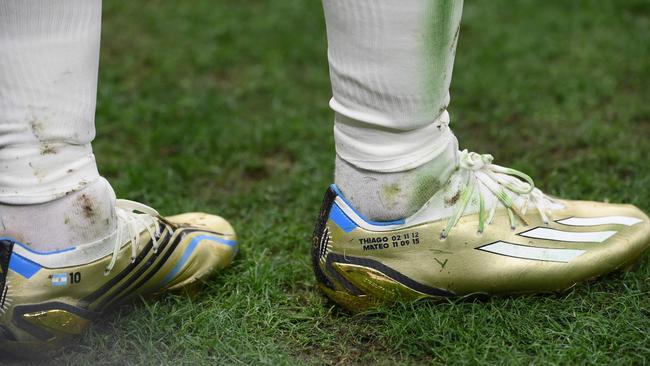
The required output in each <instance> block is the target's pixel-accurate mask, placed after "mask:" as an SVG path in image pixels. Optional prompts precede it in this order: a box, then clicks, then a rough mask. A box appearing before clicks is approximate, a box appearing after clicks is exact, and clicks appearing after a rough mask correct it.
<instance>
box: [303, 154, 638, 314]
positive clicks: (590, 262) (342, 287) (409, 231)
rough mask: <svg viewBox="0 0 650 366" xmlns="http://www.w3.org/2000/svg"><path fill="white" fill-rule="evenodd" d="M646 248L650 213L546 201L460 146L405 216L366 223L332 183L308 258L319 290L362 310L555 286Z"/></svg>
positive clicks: (628, 261)
mask: <svg viewBox="0 0 650 366" xmlns="http://www.w3.org/2000/svg"><path fill="white" fill-rule="evenodd" d="M649 244H650V219H648V217H647V216H646V215H645V214H644V213H643V212H642V211H641V210H639V209H638V208H636V207H634V206H631V205H619V204H608V203H600V202H586V201H569V200H562V199H557V198H554V197H550V196H548V195H545V194H543V193H542V192H541V191H540V190H538V189H537V188H534V186H533V181H532V179H530V177H528V176H527V175H525V174H523V173H521V172H519V171H516V170H514V169H509V168H504V167H501V166H498V165H494V164H492V157H491V156H490V155H479V154H476V153H468V152H467V150H465V151H463V152H461V154H460V159H459V167H458V169H457V170H456V171H455V172H454V173H453V174H452V176H451V178H450V179H449V181H448V182H447V184H446V185H445V187H444V188H443V189H441V190H440V191H438V192H437V193H436V194H434V196H433V197H432V198H431V199H430V200H429V201H428V202H427V203H426V204H425V205H424V206H423V207H422V208H421V209H420V210H419V211H418V212H416V213H415V214H414V215H412V216H410V217H408V218H406V219H404V220H399V221H392V222H372V221H369V220H366V219H364V218H363V217H362V216H361V215H360V214H359V213H358V212H356V211H355V209H354V208H353V207H352V206H351V205H350V204H349V203H348V202H347V201H346V200H345V198H344V197H343V195H342V193H341V192H340V191H339V190H338V188H337V187H336V186H335V185H332V186H331V187H330V188H329V189H328V190H327V192H326V194H325V200H324V202H323V206H322V209H321V213H320V217H319V219H318V222H317V224H316V229H315V231H314V237H313V247H312V259H313V267H314V272H315V274H316V279H317V281H318V286H319V288H320V289H321V290H322V291H323V292H324V293H325V294H326V295H327V296H328V297H329V298H330V299H332V300H334V301H335V302H336V303H338V304H340V305H342V306H343V307H345V308H347V309H349V310H352V311H361V310H364V309H367V308H371V307H376V306H378V305H382V304H390V303H393V302H395V301H414V300H419V299H427V298H433V299H436V298H437V299H440V298H444V297H452V296H464V295H470V294H489V295H500V294H523V293H540V292H555V291H561V290H564V289H568V288H570V287H572V286H573V285H574V284H576V283H578V282H581V281H584V280H587V279H591V278H595V277H599V276H601V275H604V274H606V273H608V272H611V271H614V270H616V269H620V268H626V267H628V266H630V265H632V264H633V263H635V262H636V261H637V260H639V259H640V258H641V256H642V255H643V253H644V252H645V251H646V250H647V249H648V247H649Z"/></svg>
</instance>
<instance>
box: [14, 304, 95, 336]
mask: <svg viewBox="0 0 650 366" xmlns="http://www.w3.org/2000/svg"><path fill="white" fill-rule="evenodd" d="M23 319H25V320H26V321H27V322H29V323H31V324H34V325H36V326H39V327H43V328H46V329H49V330H52V331H54V332H56V333H63V334H80V333H81V332H82V331H83V330H84V329H86V327H88V325H89V324H90V321H89V320H88V319H84V318H82V317H80V316H77V315H75V314H72V313H69V312H67V311H65V310H47V311H39V312H36V313H30V314H24V315H23Z"/></svg>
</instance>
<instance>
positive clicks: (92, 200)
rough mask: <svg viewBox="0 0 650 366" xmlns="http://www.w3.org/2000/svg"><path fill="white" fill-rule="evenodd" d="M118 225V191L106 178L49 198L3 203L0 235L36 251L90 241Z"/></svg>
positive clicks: (102, 236)
mask: <svg viewBox="0 0 650 366" xmlns="http://www.w3.org/2000/svg"><path fill="white" fill-rule="evenodd" d="M116 225H117V223H116V217H115V193H114V192H113V189H112V188H111V186H110V185H109V184H108V182H107V181H106V180H105V179H104V178H99V179H98V180H96V181H94V182H93V183H91V184H88V185H87V186H86V187H85V188H83V189H81V190H78V191H74V192H71V193H69V194H68V195H65V196H64V197H61V198H59V199H56V200H53V201H50V202H46V203H41V204H32V205H7V204H0V237H10V238H12V239H15V240H17V241H19V242H21V243H23V244H26V245H27V246H29V247H30V248H32V249H34V250H36V251H44V252H49V251H55V250H61V249H66V248H69V247H73V246H79V245H83V244H86V243H90V242H93V241H96V240H99V239H102V238H105V237H106V236H109V235H110V234H111V233H113V232H114V231H115V230H116Z"/></svg>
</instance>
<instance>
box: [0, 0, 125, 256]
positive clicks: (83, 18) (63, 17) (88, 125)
mask: <svg viewBox="0 0 650 366" xmlns="http://www.w3.org/2000/svg"><path fill="white" fill-rule="evenodd" d="M100 30H101V0H3V1H0V235H2V236H9V235H11V236H12V237H13V238H15V239H17V240H20V241H23V242H25V243H26V244H28V245H30V246H32V247H33V248H34V249H36V250H43V251H46V250H56V249H63V248H65V247H68V246H74V245H81V244H84V243H86V242H90V241H95V240H97V239H100V238H102V237H104V236H106V235H107V234H108V233H110V232H111V231H114V230H115V218H114V207H113V205H114V201H115V197H114V194H113V190H112V189H111V187H110V185H109V184H108V182H106V181H105V180H104V179H103V178H100V176H99V173H98V171H97V166H96V163H95V157H94V155H93V153H92V148H91V142H92V140H93V139H94V137H95V125H94V123H95V118H94V117H95V100H96V97H97V95H96V94H97V71H98V67H99V40H100Z"/></svg>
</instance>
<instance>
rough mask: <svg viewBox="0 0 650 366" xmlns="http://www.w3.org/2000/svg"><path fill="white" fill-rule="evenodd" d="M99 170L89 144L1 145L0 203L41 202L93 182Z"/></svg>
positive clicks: (22, 203) (26, 203) (25, 203)
mask: <svg viewBox="0 0 650 366" xmlns="http://www.w3.org/2000/svg"><path fill="white" fill-rule="evenodd" d="M99 178H100V176H99V172H98V170H97V164H96V162H95V155H93V153H92V148H91V147H90V144H87V145H69V144H63V143H52V144H28V145H17V146H4V147H3V148H2V149H0V203H3V204H9V205H31V204H40V203H45V202H49V201H52V200H55V199H57V198H60V197H63V196H65V195H66V194H69V193H70V192H74V191H77V190H80V189H83V188H84V187H86V186H88V185H89V184H92V183H93V182H95V181H97V179H99Z"/></svg>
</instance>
